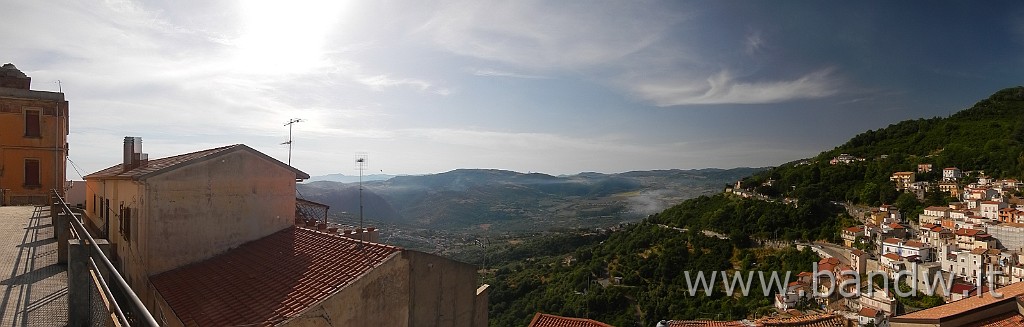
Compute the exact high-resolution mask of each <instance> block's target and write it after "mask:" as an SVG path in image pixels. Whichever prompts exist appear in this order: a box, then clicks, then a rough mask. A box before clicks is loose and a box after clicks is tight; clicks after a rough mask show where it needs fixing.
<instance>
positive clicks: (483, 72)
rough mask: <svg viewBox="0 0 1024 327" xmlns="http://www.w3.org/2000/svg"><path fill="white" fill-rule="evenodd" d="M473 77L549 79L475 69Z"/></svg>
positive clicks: (541, 76) (539, 76) (540, 76)
mask: <svg viewBox="0 0 1024 327" xmlns="http://www.w3.org/2000/svg"><path fill="white" fill-rule="evenodd" d="M472 74H473V75H476V76H486V77H512V78H523V79H548V78H550V77H547V76H543V75H530V74H520V73H515V72H509V71H502V70H494V69H476V70H473V71H472Z"/></svg>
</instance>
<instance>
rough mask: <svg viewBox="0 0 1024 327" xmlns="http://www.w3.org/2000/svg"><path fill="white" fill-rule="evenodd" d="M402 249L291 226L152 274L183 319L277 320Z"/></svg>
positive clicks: (215, 322) (210, 322)
mask: <svg viewBox="0 0 1024 327" xmlns="http://www.w3.org/2000/svg"><path fill="white" fill-rule="evenodd" d="M399 251H401V249H399V248H397V247H393V246H388V245H383V244H376V243H360V242H359V241H358V240H353V239H350V238H346V237H341V236H337V235H330V234H325V233H321V232H316V231H312V230H307V229H303V228H294V227H291V228H288V229H285V230H282V231H279V232H277V233H274V234H271V235H269V236H267V237H264V238H261V239H258V240H255V241H252V242H249V243H245V244H242V245H241V246H239V247H237V248H234V249H231V250H228V251H227V252H225V253H223V254H220V255H218V256H215V257H213V258H210V259H207V260H204V261H201V262H198V263H194V264H191V265H188V266H184V267H181V268H178V269H174V270H171V271H167V272H164V273H161V274H158V275H156V276H153V277H151V282H152V283H153V285H154V286H155V287H156V289H157V291H158V292H159V293H160V294H161V296H163V298H164V300H165V301H166V302H167V304H168V305H169V306H170V307H171V309H172V310H173V311H174V313H175V315H177V316H178V318H179V319H181V321H182V322H189V323H194V324H196V325H198V326H226V325H230V326H238V325H253V326H256V325H274V324H277V323H280V322H282V321H285V320H287V319H288V318H291V317H294V316H296V315H298V314H299V313H301V312H302V311H303V310H305V309H306V308H308V307H310V306H312V305H313V304H316V303H317V302H319V301H321V300H323V299H325V298H327V297H328V296H330V295H331V294H333V293H334V292H335V291H337V290H338V289H340V288H343V287H345V286H347V285H348V284H349V283H351V282H352V281H354V280H355V279H356V277H357V276H360V275H362V274H364V273H366V272H368V271H370V270H372V269H373V268H374V267H377V266H379V265H380V264H381V263H383V262H384V261H385V260H387V259H388V258H389V257H391V256H392V255H393V254H395V253H398V252H399ZM271 263H272V264H271Z"/></svg>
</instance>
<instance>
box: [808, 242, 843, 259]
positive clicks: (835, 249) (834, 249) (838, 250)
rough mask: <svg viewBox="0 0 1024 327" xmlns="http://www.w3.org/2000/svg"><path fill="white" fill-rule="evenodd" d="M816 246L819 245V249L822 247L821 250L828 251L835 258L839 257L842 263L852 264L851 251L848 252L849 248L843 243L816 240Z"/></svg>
mask: <svg viewBox="0 0 1024 327" xmlns="http://www.w3.org/2000/svg"><path fill="white" fill-rule="evenodd" d="M814 246H819V247H820V248H819V249H821V251H823V252H825V253H828V255H830V256H832V257H833V258H836V259H839V262H840V263H842V264H847V265H848V264H850V258H849V257H848V255H849V254H848V253H849V252H847V251H848V250H847V249H846V248H845V247H843V246H841V245H835V244H832V243H821V242H815V243H814Z"/></svg>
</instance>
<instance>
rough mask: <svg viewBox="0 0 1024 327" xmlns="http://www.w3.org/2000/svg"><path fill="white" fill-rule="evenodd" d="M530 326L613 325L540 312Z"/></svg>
mask: <svg viewBox="0 0 1024 327" xmlns="http://www.w3.org/2000/svg"><path fill="white" fill-rule="evenodd" d="M529 327H613V326H612V325H609V324H606V323H603V322H600V321H596V320H590V319H584V318H569V317H562V316H556V315H549V314H544V313H540V312H538V313H537V314H536V315H534V316H533V321H531V322H530V325H529Z"/></svg>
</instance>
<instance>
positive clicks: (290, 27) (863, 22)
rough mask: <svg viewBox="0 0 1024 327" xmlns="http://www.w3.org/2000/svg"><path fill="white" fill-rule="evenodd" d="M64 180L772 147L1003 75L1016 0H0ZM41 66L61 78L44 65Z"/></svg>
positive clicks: (717, 155)
mask: <svg viewBox="0 0 1024 327" xmlns="http://www.w3.org/2000/svg"><path fill="white" fill-rule="evenodd" d="M0 7H2V8H4V10H3V12H2V13H0V16H2V19H0V64H2V63H6V62H10V63H13V64H15V65H16V66H17V67H18V68H19V69H21V70H22V71H24V72H25V73H26V74H27V75H29V76H30V77H32V88H33V89H36V90H47V91H57V90H58V89H60V90H61V91H63V92H64V93H65V97H66V99H67V100H68V101H69V107H70V116H71V125H70V126H71V127H70V135H69V136H68V139H69V143H70V153H69V158H70V159H71V161H73V162H74V163H75V165H74V167H70V169H69V173H68V176H69V178H72V179H77V178H78V176H79V174H78V172H76V171H75V168H76V167H77V169H78V170H79V171H80V172H81V174H82V175H85V174H88V173H91V172H94V171H97V170H100V169H103V168H106V167H109V166H111V165H114V164H117V163H119V161H120V158H121V146H122V144H123V139H124V137H125V136H138V137H142V139H143V144H144V152H147V153H149V156H150V158H160V157H165V156H171V155H176V154H181V153H187V152H192V151H198V150H202V149H207V148H213V147H219V146H224V145H229V144H237V143H243V144H246V145H248V146H250V147H252V148H254V149H256V150H259V151H261V152H263V153H266V154H267V155H270V156H272V157H274V158H277V159H279V160H281V161H287V160H288V159H287V158H288V147H287V145H282V144H281V143H282V142H285V141H288V135H289V129H288V127H287V126H285V123H287V122H288V121H289V120H290V119H294V118H298V119H302V122H299V123H296V124H294V125H292V127H293V129H292V133H293V134H292V137H293V150H292V151H293V152H292V164H293V165H294V166H295V167H296V168H299V169H301V170H303V171H305V172H307V173H309V174H310V175H313V176H317V175H326V174H332V173H342V174H346V175H355V174H358V170H357V169H356V167H357V166H356V164H355V158H356V157H357V155H358V154H365V155H366V156H367V158H368V160H367V161H368V166H367V167H366V171H365V173H366V174H380V173H383V174H392V175H397V174H426V173H438V172H444V171H449V170H453V169H459V168H493V169H507V170H514V171H520V172H542V173H548V174H555V175H558V174H573V173H578V172H584V171H596V172H606V173H615V172H623V171H631V170H650V169H674V168H678V169H694V168H707V167H716V168H732V167H762V166H774V165H779V164H782V163H785V162H789V161H793V160H797V159H801V158H806V157H811V156H814V155H816V154H817V153H819V152H821V151H825V150H830V149H832V148H834V147H836V146H838V145H840V144H842V143H843V142H845V141H846V140H848V139H849V138H850V137H852V136H854V135H856V134H858V133H860V132H863V131H866V130H869V129H877V128H882V127H885V126H887V125H889V124H892V123H895V122H898V121H901V120H906V119H917V118H930V117H935V116H948V115H949V114H951V113H953V112H956V111H958V110H962V109H965V108H968V107H970V106H971V105H972V104H974V103H975V102H977V101H979V100H981V99H983V98H985V97H987V96H989V95H990V94H992V93H994V92H995V91H997V90H999V89H1002V88H1006V87H1011V86H1017V85H1022V84H1024V4H1021V3H1019V2H1016V1H986V2H983V3H973V2H964V1H929V2H926V3H925V2H911V1H857V2H849V1H846V2H832V1H597V0H595V1H571V0H565V1H561V0H560V1H532V0H517V1H500V2H490V1H393V0H380V1H376V0H375V1H345V0H326V1H318V0H292V1H256V0H245V1H208V0H186V1H166V2H162V1H123V0H122V1H119V0H110V1H94V0H82V1H35V0H25V1H22V0H0ZM58 81H60V82H59V84H58Z"/></svg>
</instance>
